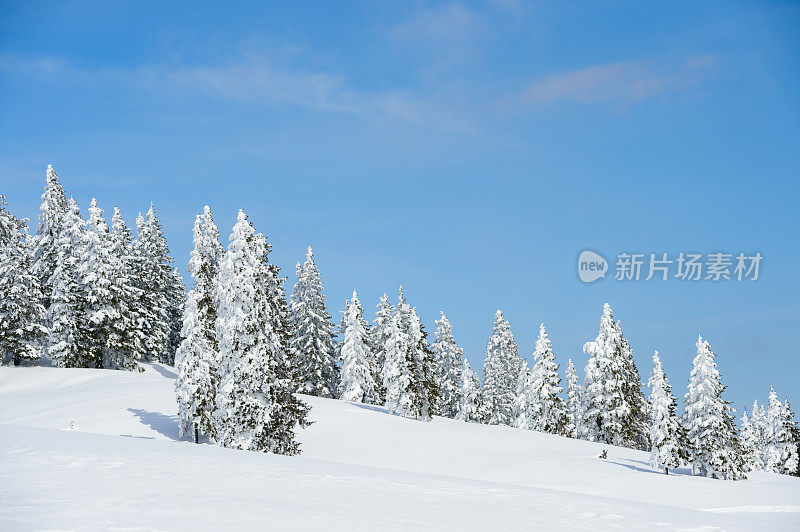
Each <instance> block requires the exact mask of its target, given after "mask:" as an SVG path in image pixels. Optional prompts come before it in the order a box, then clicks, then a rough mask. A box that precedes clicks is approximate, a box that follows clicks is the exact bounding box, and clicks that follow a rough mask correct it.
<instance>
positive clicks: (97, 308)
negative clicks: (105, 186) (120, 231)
mask: <svg viewBox="0 0 800 532" xmlns="http://www.w3.org/2000/svg"><path fill="white" fill-rule="evenodd" d="M85 236H86V245H85V246H84V248H83V254H82V256H81V260H80V265H79V267H78V271H79V272H80V275H81V279H82V281H83V285H84V293H85V297H86V307H85V320H86V321H85V334H86V340H87V345H86V356H87V357H88V362H89V365H90V366H91V367H94V368H98V369H102V368H106V367H108V366H109V362H110V358H111V357H112V354H111V352H110V350H109V344H110V342H111V338H110V337H111V331H112V328H113V327H114V325H115V323H117V322H118V321H119V320H120V319H121V318H122V316H121V315H120V311H119V306H118V304H117V303H118V302H117V296H118V294H115V290H114V283H115V274H116V272H115V270H114V268H113V267H112V264H111V237H110V234H109V230H108V225H106V221H105V219H104V218H103V210H102V209H101V208H100V207H98V206H97V201H96V200H95V199H94V198H92V203H91V206H90V207H89V220H88V221H87V223H86V233H85Z"/></svg>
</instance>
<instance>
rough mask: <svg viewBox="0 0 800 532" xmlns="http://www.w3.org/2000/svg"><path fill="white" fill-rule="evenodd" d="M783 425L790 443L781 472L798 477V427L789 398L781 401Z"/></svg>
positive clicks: (799, 440) (799, 474)
mask: <svg viewBox="0 0 800 532" xmlns="http://www.w3.org/2000/svg"><path fill="white" fill-rule="evenodd" d="M783 425H784V427H786V431H787V432H788V433H789V437H788V440H789V443H790V444H792V445H791V446H790V447H789V449H788V455H789V456H788V458H787V460H786V461H785V462H784V464H783V466H784V471H783V473H784V474H786V475H793V476H795V477H800V427H798V426H797V422H796V421H795V420H794V412H793V411H792V407H791V406H790V405H789V399H785V400H784V401H783Z"/></svg>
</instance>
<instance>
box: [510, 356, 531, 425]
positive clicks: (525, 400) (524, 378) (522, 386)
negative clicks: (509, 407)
mask: <svg viewBox="0 0 800 532" xmlns="http://www.w3.org/2000/svg"><path fill="white" fill-rule="evenodd" d="M533 400H534V399H533V376H532V375H531V370H530V368H528V362H527V361H525V360H523V359H520V362H519V374H518V376H517V391H516V398H515V399H514V423H513V426H514V427H516V428H518V429H524V430H532V429H533V425H534V419H533V416H534V414H533V407H532V405H533Z"/></svg>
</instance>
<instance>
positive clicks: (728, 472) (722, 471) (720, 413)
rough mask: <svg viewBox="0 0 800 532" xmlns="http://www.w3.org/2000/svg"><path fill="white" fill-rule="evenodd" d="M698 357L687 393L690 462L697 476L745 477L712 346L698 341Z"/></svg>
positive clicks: (686, 424) (738, 444) (737, 440)
mask: <svg viewBox="0 0 800 532" xmlns="http://www.w3.org/2000/svg"><path fill="white" fill-rule="evenodd" d="M696 345H697V356H696V357H695V358H694V360H693V361H692V373H691V377H690V379H689V388H688V391H687V392H686V398H685V401H684V405H685V414H684V416H685V422H684V424H685V426H686V428H687V431H688V443H689V449H688V450H689V460H690V462H691V464H692V471H693V473H694V474H695V475H702V476H707V477H712V478H720V479H728V480H738V479H742V478H745V474H744V470H745V463H744V458H743V456H742V449H741V445H740V443H739V438H738V435H737V433H736V426H735V424H734V421H733V414H732V412H733V408H732V407H731V405H730V402H728V401H725V400H724V399H723V398H722V393H723V392H724V391H725V386H723V385H722V380H721V378H720V373H719V370H718V369H717V364H716V362H715V361H714V358H715V357H714V352H713V351H712V350H711V345H710V344H709V343H708V342H707V341H705V340H703V338H702V337H698V339H697V344H696Z"/></svg>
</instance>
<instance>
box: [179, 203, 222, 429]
mask: <svg viewBox="0 0 800 532" xmlns="http://www.w3.org/2000/svg"><path fill="white" fill-rule="evenodd" d="M193 242H194V249H192V252H191V255H190V259H189V274H190V275H191V276H192V279H194V288H192V290H191V291H190V292H189V297H188V300H187V302H186V305H185V308H184V318H183V338H184V339H183V341H182V342H181V345H180V347H179V348H178V350H177V353H176V355H175V369H176V370H177V374H178V377H177V379H176V380H175V393H176V396H177V401H178V418H179V422H180V423H179V427H180V435H181V436H185V435H187V434H191V435H192V436H193V438H194V441H195V443H196V442H198V440H199V435H200V434H201V433H203V434H208V435H210V436H211V437H214V423H213V417H212V416H213V412H214V410H215V400H216V393H217V387H218V385H219V375H218V372H217V360H216V358H217V350H218V348H219V345H218V343H217V334H216V320H217V316H218V313H217V303H216V296H215V293H214V287H215V284H216V281H217V274H218V272H219V261H220V259H221V258H222V245H221V244H220V242H219V229H218V228H217V226H216V224H215V223H214V218H213V216H212V214H211V209H210V208H209V207H208V205H206V206H205V208H204V209H203V214H199V215H197V218H195V222H194V238H193Z"/></svg>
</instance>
